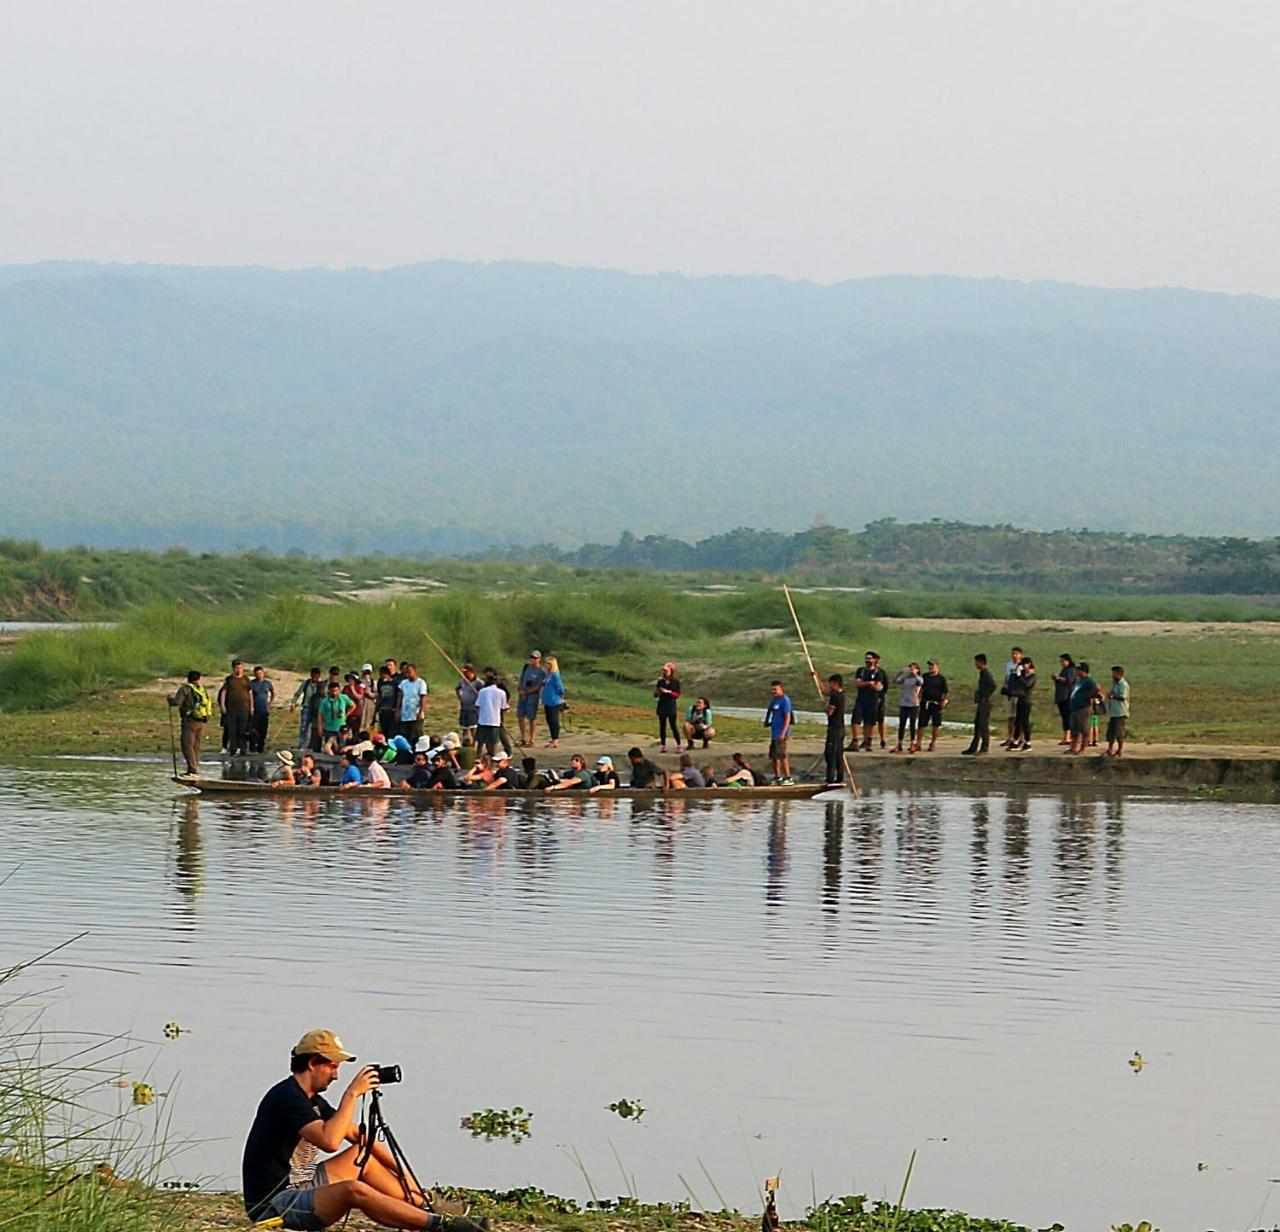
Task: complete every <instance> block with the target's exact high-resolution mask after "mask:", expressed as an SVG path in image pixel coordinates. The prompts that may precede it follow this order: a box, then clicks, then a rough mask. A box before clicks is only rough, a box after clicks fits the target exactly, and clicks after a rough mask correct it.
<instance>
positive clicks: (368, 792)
mask: <svg viewBox="0 0 1280 1232" xmlns="http://www.w3.org/2000/svg"><path fill="white" fill-rule="evenodd" d="M173 781H174V782H175V783H177V784H178V785H179V786H180V787H188V788H190V789H191V790H192V791H197V792H199V793H200V794H201V795H210V796H282V797H286V796H287V797H289V798H296V797H298V796H303V797H307V798H311V797H324V798H325V799H332V798H334V797H341V798H343V799H350V800H364V799H366V798H369V797H373V798H375V799H376V798H378V797H382V798H386V797H392V798H394V799H397V800H413V801H414V802H415V803H416V802H426V803H433V802H435V801H441V802H445V801H452V800H484V799H489V800H513V799H514V800H550V801H556V800H566V799H572V800H583V799H585V800H666V799H671V800H808V799H810V798H811V797H813V796H816V795H817V794H818V793H819V792H823V791H828V790H830V791H837V790H840V789H839V788H834V787H833V788H828V787H827V785H826V784H825V783H794V784H791V785H788V786H778V787H673V788H671V789H670V790H664V789H663V788H661V787H622V788H619V789H618V790H616V791H601V792H596V793H595V795H592V794H591V793H590V792H587V791H580V790H576V789H575V790H570V791H528V790H526V789H523V788H521V789H517V790H514V791H474V790H465V789H462V788H456V789H454V790H452V791H426V790H422V791H419V790H416V789H413V788H404V787H353V788H351V789H349V790H347V791H342V790H341V789H340V788H338V787H272V786H271V784H269V783H261V782H256V781H252V780H236V779H184V778H176V779H174V780H173Z"/></svg>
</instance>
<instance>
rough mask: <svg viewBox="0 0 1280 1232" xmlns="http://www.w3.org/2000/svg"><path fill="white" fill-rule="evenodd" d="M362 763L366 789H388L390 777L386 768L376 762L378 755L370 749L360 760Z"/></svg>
mask: <svg viewBox="0 0 1280 1232" xmlns="http://www.w3.org/2000/svg"><path fill="white" fill-rule="evenodd" d="M360 760H361V761H362V762H364V785H365V786H366V787H390V786H391V776H390V775H389V774H388V773H387V770H386V767H385V766H384V765H383V764H382V763H381V762H380V761H379V760H378V755H377V753H375V752H374V751H373V750H372V749H370V750H369V751H368V752H367V753H366V754H365V755H364V756H363V757H362V758H361V759H360Z"/></svg>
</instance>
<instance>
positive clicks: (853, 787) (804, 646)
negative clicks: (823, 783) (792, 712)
mask: <svg viewBox="0 0 1280 1232" xmlns="http://www.w3.org/2000/svg"><path fill="white" fill-rule="evenodd" d="M782 593H783V594H784V595H786V597H787V606H788V607H789V608H790V609H791V619H792V620H794V621H795V622H796V633H797V635H798V636H799V638H800V649H801V650H803V651H804V657H805V661H806V662H807V663H808V664H809V679H810V680H812V681H813V687H814V688H815V689H817V690H818V696H819V697H820V698H821V699H822V704H823V706H824V707H825V706H826V704H827V695H826V694H825V693H824V692H823V691H822V681H821V680H820V678H819V676H818V669H817V668H816V667H814V666H813V656H812V655H811V654H810V653H809V643H808V642H806V641H805V640H804V630H803V629H802V628H801V627H800V617H799V616H798V615H797V614H796V605H795V604H794V603H793V602H792V601H791V590H790V588H789V587H788V586H787V584H786V582H783V583H782ZM840 760H841V761H842V762H844V773H845V781H846V782H847V783H848V784H849V790H850V791H851V792H852V793H853V798H854V799H855V800H856V799H857V798H858V797H859V796H860V795H861V794H862V793H861V792H860V791H859V790H858V784H857V783H856V782H855V781H854V778H853V767H852V766H850V765H849V754H848V753H846V752H845V751H844V728H843V727H841V729H840Z"/></svg>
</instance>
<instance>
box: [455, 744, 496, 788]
mask: <svg viewBox="0 0 1280 1232" xmlns="http://www.w3.org/2000/svg"><path fill="white" fill-rule="evenodd" d="M492 782H493V767H492V766H490V765H489V758H488V757H487V756H486V755H485V754H484V753H480V754H477V756H476V760H475V765H473V766H472V767H471V769H470V770H468V771H467V772H466V774H464V775H463V776H462V782H461V783H460V784H459V786H461V787H468V788H483V787H484V786H486V785H487V784H489V783H492Z"/></svg>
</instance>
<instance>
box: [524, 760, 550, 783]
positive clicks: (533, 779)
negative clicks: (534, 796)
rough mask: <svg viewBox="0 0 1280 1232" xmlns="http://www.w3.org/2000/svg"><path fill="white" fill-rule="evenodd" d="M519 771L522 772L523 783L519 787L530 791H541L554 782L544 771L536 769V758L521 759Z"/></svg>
mask: <svg viewBox="0 0 1280 1232" xmlns="http://www.w3.org/2000/svg"><path fill="white" fill-rule="evenodd" d="M520 769H521V770H522V771H523V772H524V782H523V783H522V784H521V785H522V786H524V787H527V788H528V789H529V790H530V791H541V790H542V789H543V788H544V787H546V786H547V785H548V784H549V783H551V782H553V781H554V780H553V779H552V778H551V776H550V775H549V774H548V773H547V772H546V771H545V770H539V769H538V760H537V758H536V757H525V758H522V759H521V761H520Z"/></svg>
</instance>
